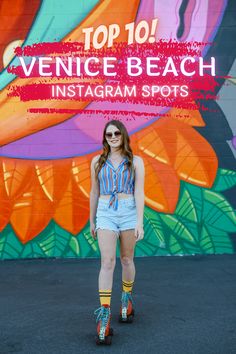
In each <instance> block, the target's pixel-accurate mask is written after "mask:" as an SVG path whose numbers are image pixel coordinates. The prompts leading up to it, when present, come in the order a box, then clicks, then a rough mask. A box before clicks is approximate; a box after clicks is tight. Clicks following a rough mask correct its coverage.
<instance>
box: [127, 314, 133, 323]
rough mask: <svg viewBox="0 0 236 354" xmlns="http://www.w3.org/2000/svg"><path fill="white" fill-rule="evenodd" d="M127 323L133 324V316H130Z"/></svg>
mask: <svg viewBox="0 0 236 354" xmlns="http://www.w3.org/2000/svg"><path fill="white" fill-rule="evenodd" d="M127 322H128V323H132V322H133V315H130V316H128V318H127Z"/></svg>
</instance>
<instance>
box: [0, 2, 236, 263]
mask: <svg viewBox="0 0 236 354" xmlns="http://www.w3.org/2000/svg"><path fill="white" fill-rule="evenodd" d="M16 4H17V6H15V7H14V8H13V7H12V6H11V5H10V2H8V1H6V0H3V1H1V5H0V21H1V23H4V26H3V28H4V31H3V30H2V31H1V47H0V48H1V57H0V58H1V61H0V65H1V69H2V71H1V73H0V88H1V94H0V200H1V203H0V258H1V259H11V258H38V257H62V258H68V257H74V258H76V257H99V249H98V244H97V241H94V240H93V238H92V237H91V235H90V232H89V193H90V162H91V159H92V157H93V156H95V155H97V154H99V153H101V151H102V145H101V141H102V131H103V127H104V125H105V123H106V122H107V117H106V116H104V115H103V114H102V113H100V114H99V115H96V119H94V118H93V117H91V115H89V114H86V110H88V111H89V110H91V109H96V110H102V109H104V110H107V111H109V110H110V111H111V110H114V109H120V110H122V111H125V110H127V109H129V110H130V107H131V106H132V103H130V102H128V103H127V102H122V103H121V102H119V103H116V102H111V101H106V102H76V101H70V102H67V103H66V102H62V101H59V100H58V101H53V102H51V103H50V107H55V108H60V107H64V108H73V107H76V108H83V109H84V113H83V114H81V113H78V114H75V115H72V114H71V113H68V112H67V113H64V114H60V115H59V114H56V113H54V114H53V113H50V114H47V113H45V114H43V115H42V114H40V113H35V114H34V115H32V113H29V112H28V111H27V109H28V108H29V107H30V102H29V101H27V102H23V101H20V100H19V99H18V98H16V97H9V96H8V88H9V85H11V84H12V83H14V84H17V85H21V84H22V82H23V79H21V78H19V77H17V76H16V75H13V74H12V73H10V72H9V70H8V68H9V66H10V65H11V66H13V65H17V61H18V59H17V57H14V52H13V47H14V46H15V45H16V44H17V45H20V46H22V48H24V47H26V46H27V45H31V44H33V43H43V42H55V41H57V42H60V41H61V42H65V41H68V40H73V41H79V40H81V38H82V36H81V33H82V28H83V27H85V26H88V25H90V26H97V25H98V24H106V25H109V24H111V23H113V22H116V23H117V22H119V25H121V26H122V25H124V24H125V23H128V22H131V21H136V22H138V21H140V20H141V19H146V20H150V19H152V18H155V17H157V18H158V29H157V34H156V40H157V41H158V40H159V39H161V38H162V39H175V40H177V41H178V42H179V43H181V42H183V41H198V42H212V43H213V44H214V45H213V44H212V45H210V44H209V45H208V46H206V47H205V48H204V50H203V52H202V55H203V56H204V58H206V59H209V58H210V57H212V56H214V57H215V58H216V62H217V75H218V76H217V77H216V81H217V86H216V89H215V91H216V92H215V93H216V94H217V95H218V96H219V97H218V99H215V100H213V99H211V100H203V99H199V102H201V103H204V107H206V108H209V109H203V108H202V109H199V110H188V109H181V108H176V107H169V109H168V116H166V117H164V118H161V119H160V115H161V113H162V111H163V107H156V110H155V112H156V116H155V117H154V118H152V119H149V120H148V122H147V120H146V119H145V118H142V117H140V118H136V119H132V120H131V119H126V118H125V117H124V123H125V125H126V127H127V130H128V132H129V135H130V138H131V147H132V149H133V152H134V154H137V155H140V156H141V157H142V158H143V161H144V164H145V172H146V179H145V211H144V221H145V223H144V231H145V235H144V239H143V240H142V241H141V242H138V243H137V245H136V249H135V255H136V256H153V255H192V254H208V253H211V254H217V253H235V250H236V241H235V237H236V214H235V205H236V200H235V199H236V198H235V195H236V169H235V156H236V151H235V150H236V124H235V118H234V103H235V90H236V89H235V83H236V65H235V57H236V48H235V45H234V38H235V35H236V19H235V16H234V14H235V13H236V3H235V1H225V0H217V1H215V0H206V1H201V0H182V1H172V0H165V1H162V0H150V1H145V0H140V1H138V0H133V1H129V2H127V1H123V0H120V1H119V2H117V1H115V0H104V1H98V0H87V1H86V2H84V1H81V2H78V1H76V0H67V1H61V2H52V1H48V0H44V1H28V0H21V1H17V2H16ZM6 18H10V21H7V22H4V21H6ZM62 18H63V20H62ZM120 40H125V37H124V36H121V38H120ZM226 77H227V78H226ZM29 80H30V79H29ZM24 84H25V81H24ZM34 107H48V102H44V101H41V100H39V101H36V102H35V103H34ZM202 107H203V106H202ZM143 109H144V107H143V105H142V104H139V105H137V104H136V105H135V108H134V109H133V110H136V111H140V112H142V110H143ZM183 118H184V119H183ZM117 255H119V247H118V248H117Z"/></svg>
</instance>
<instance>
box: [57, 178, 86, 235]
mask: <svg viewBox="0 0 236 354" xmlns="http://www.w3.org/2000/svg"><path fill="white" fill-rule="evenodd" d="M88 217H89V199H88V198H86V197H85V196H84V193H83V192H82V191H81V190H80V188H78V185H77V184H76V182H75V181H74V179H71V180H70V181H69V183H68V185H67V189H66V191H65V193H64V195H63V197H62V199H61V200H60V202H59V204H58V206H57V208H56V211H55V214H54V220H55V221H56V222H57V223H58V224H59V225H60V226H61V227H63V228H64V229H66V230H67V231H69V232H71V233H72V234H73V235H76V234H77V233H78V232H79V231H81V230H82V229H83V228H84V226H85V225H86V224H87V222H88Z"/></svg>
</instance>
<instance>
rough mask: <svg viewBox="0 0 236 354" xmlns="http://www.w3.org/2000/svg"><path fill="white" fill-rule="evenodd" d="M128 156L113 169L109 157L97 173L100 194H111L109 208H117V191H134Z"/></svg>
mask: <svg viewBox="0 0 236 354" xmlns="http://www.w3.org/2000/svg"><path fill="white" fill-rule="evenodd" d="M127 162H128V158H127V157H125V158H124V159H123V160H122V161H121V163H120V165H119V166H118V167H117V168H116V169H115V168H114V166H113V165H112V163H111V161H110V160H109V159H107V160H106V162H105V163H104V165H103V166H102V168H101V170H100V171H99V174H98V180H99V185H100V194H111V197H110V200H109V208H110V207H111V206H112V207H113V209H115V210H117V208H118V195H117V193H122V192H123V193H127V194H133V193H134V171H133V172H132V173H131V172H130V170H129V168H128V163H127Z"/></svg>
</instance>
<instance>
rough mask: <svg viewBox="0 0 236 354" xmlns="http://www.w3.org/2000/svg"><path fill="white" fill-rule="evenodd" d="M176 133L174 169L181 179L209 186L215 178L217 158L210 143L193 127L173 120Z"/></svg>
mask: <svg viewBox="0 0 236 354" xmlns="http://www.w3.org/2000/svg"><path fill="white" fill-rule="evenodd" d="M173 128H175V129H176V134H177V152H176V159H175V163H174V169H175V170H176V172H177V174H178V175H179V177H180V178H181V179H183V180H184V181H186V182H189V183H193V184H196V185H199V186H202V187H208V188H210V187H211V186H212V185H213V183H214V180H215V177H216V173H217V168H218V160H217V156H216V153H215V151H214V150H213V148H212V147H211V145H210V144H209V143H208V142H207V141H206V140H205V138H203V137H202V136H201V135H200V134H199V133H198V132H197V131H195V130H194V129H193V128H191V127H189V126H187V125H185V124H183V123H181V122H177V121H176V122H173Z"/></svg>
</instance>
